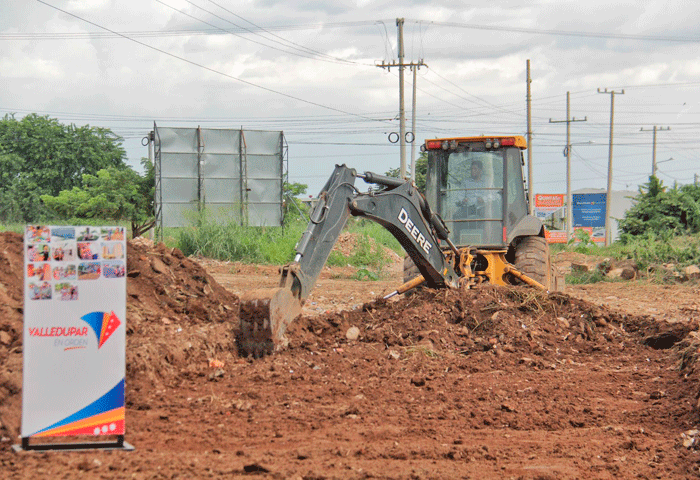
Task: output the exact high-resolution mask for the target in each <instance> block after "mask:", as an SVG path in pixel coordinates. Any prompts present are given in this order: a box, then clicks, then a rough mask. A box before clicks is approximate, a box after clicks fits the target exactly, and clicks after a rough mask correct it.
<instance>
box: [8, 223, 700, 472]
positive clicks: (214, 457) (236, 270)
mask: <svg viewBox="0 0 700 480" xmlns="http://www.w3.org/2000/svg"><path fill="white" fill-rule="evenodd" d="M21 253H22V243H21V237H20V236H19V235H15V234H11V233H1V234H0V437H2V438H1V441H0V471H2V472H3V473H2V475H3V478H20V479H30V478H31V479H34V478H75V477H77V476H79V475H83V476H86V477H88V478H137V479H150V478H213V477H226V478H250V477H252V478H275V479H287V478H290V479H331V478H333V479H348V478H350V479H360V478H391V479H428V478H437V479H443V478H444V479H453V478H474V479H477V478H478V479H482V478H494V479H496V478H498V479H500V478H513V479H563V478H584V477H588V478H601V479H605V478H696V477H698V476H700V473H699V472H700V450H698V448H699V447H700V445H698V442H696V436H700V435H699V434H698V433H697V431H694V430H695V428H696V426H697V425H698V422H699V421H700V418H699V417H698V405H697V403H698V392H699V391H700V388H699V387H700V383H699V378H698V368H697V356H698V354H699V352H700V349H699V347H700V341H698V336H699V335H698V331H697V330H698V319H699V318H700V314H699V313H698V312H699V309H698V307H697V305H698V304H697V299H698V287H697V285H694V284H682V285H674V286H663V287H659V286H654V285H649V284H645V283H641V282H625V283H603V284H596V285H593V286H585V287H578V288H573V287H568V288H567V290H566V291H565V292H563V293H554V294H550V295H547V294H544V293H539V292H536V291H533V290H531V289H527V288H496V287H491V286H483V287H480V288H477V289H474V290H469V291H444V290H443V291H432V290H425V291H421V292H419V293H417V294H415V295H412V296H408V297H396V298H392V299H391V300H388V301H384V300H376V298H378V297H380V296H381V295H383V294H386V293H387V292H389V291H391V290H392V289H393V288H394V287H395V286H396V285H397V284H398V282H399V279H400V272H398V271H397V269H398V268H400V266H399V267H397V265H400V261H399V262H397V263H396V265H394V266H393V267H392V268H393V269H394V270H392V272H391V275H392V276H393V278H388V279H385V280H382V281H378V282H360V281H353V280H349V279H348V278H347V276H348V274H349V270H348V269H327V270H325V271H324V274H323V275H322V278H321V279H320V280H319V282H318V286H317V288H316V290H315V291H314V294H313V295H312V296H311V298H310V299H309V302H307V305H306V306H305V308H304V313H303V316H302V317H301V318H300V319H299V320H298V321H297V322H296V323H295V324H294V325H293V326H292V327H291V329H290V331H289V340H290V344H289V348H288V349H287V350H285V351H283V352H280V353H278V354H276V355H273V356H271V357H266V358H264V359H260V360H255V361H253V360H249V359H245V358H240V357H238V356H237V355H236V345H235V333H236V332H235V327H236V325H237V306H238V304H237V301H238V297H237V295H238V294H239V293H240V292H242V291H244V290H247V289H249V288H259V287H264V286H274V285H275V284H276V281H277V278H276V276H277V273H276V269H275V268H272V267H263V266H258V267H254V266H244V265H239V264H224V263H221V262H211V261H205V260H201V259H200V260H197V261H195V260H193V259H189V258H185V257H183V255H182V254H181V253H180V252H179V251H177V250H171V249H167V248H165V247H164V246H162V245H161V246H158V247H153V246H150V245H149V244H148V243H147V242H137V241H131V242H129V244H128V277H129V279H128V282H127V284H128V287H127V290H128V291H127V294H128V306H127V365H126V371H127V390H126V400H127V424H126V428H127V434H126V440H127V441H128V442H129V443H131V444H133V445H134V446H135V447H136V450H135V451H133V452H121V451H113V452H99V451H87V452H50V453H37V452H28V453H27V452H21V453H14V452H13V451H12V449H11V445H12V444H14V443H17V441H18V438H17V436H18V432H19V425H20V415H21V412H20V409H21V391H22V285H23V283H22V269H23V263H22V255H21ZM620 286H622V287H620ZM224 287H225V288H224ZM621 307H624V308H621Z"/></svg>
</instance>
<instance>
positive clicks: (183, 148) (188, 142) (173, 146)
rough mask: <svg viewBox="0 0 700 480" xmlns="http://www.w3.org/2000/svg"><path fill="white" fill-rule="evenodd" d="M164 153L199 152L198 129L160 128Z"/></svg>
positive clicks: (161, 145)
mask: <svg viewBox="0 0 700 480" xmlns="http://www.w3.org/2000/svg"><path fill="white" fill-rule="evenodd" d="M158 133H159V137H160V148H161V152H162V153H190V154H193V153H194V154H196V153H197V129H195V128H158Z"/></svg>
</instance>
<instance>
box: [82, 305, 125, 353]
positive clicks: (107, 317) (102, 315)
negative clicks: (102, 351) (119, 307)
mask: <svg viewBox="0 0 700 480" xmlns="http://www.w3.org/2000/svg"><path fill="white" fill-rule="evenodd" d="M80 318H81V320H84V321H85V322H87V324H88V325H90V327H92V330H93V331H94V332H95V335H96V336H97V348H98V349H99V348H102V345H104V343H105V342H106V341H107V340H108V339H109V337H111V336H112V334H113V333H114V332H115V331H116V330H117V328H119V325H121V324H122V322H121V321H119V318H118V317H117V315H116V314H115V313H114V312H110V313H107V312H92V313H88V314H87V315H83V316H82V317H80Z"/></svg>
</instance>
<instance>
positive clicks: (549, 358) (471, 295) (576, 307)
mask: <svg viewBox="0 0 700 480" xmlns="http://www.w3.org/2000/svg"><path fill="white" fill-rule="evenodd" d="M353 327H355V328H356V329H357V331H356V332H355V333H354V334H353V333H352V332H350V333H348V332H349V330H350V329H351V328H353ZM697 328H698V322H697V321H694V322H690V323H683V324H679V323H675V324H669V323H666V322H659V321H657V320H654V319H653V318H651V317H640V316H633V315H627V314H624V313H620V312H619V311H613V310H610V309H608V308H606V307H604V306H596V305H593V304H590V303H588V302H586V301H584V300H580V299H576V298H572V297H570V296H569V295H566V294H563V293H552V294H546V293H544V292H540V291H537V290H533V289H531V288H528V287H507V288H506V287H498V286H492V285H482V286H480V287H477V288H474V289H471V290H466V291H459V290H430V289H425V290H422V291H420V292H418V293H416V294H414V295H412V296H411V297H409V298H407V299H401V300H398V301H390V300H389V301H387V300H382V299H378V300H376V301H374V302H370V303H366V304H364V305H363V306H362V308H361V309H357V310H353V311H346V312H339V313H332V314H328V315H323V316H319V317H303V318H301V319H300V320H298V321H297V322H296V323H295V324H293V326H292V327H290V330H289V336H290V346H291V347H292V348H295V347H296V348H307V349H315V348H328V347H329V346H331V345H338V344H339V343H346V342H347V339H346V337H347V336H348V335H350V338H353V339H354V338H356V339H357V340H358V341H359V342H366V343H372V344H381V345H384V346H385V348H388V349H390V348H395V347H400V348H404V349H407V348H408V349H421V350H423V351H424V352H425V353H427V354H431V353H432V354H436V355H442V354H458V355H470V354H472V353H474V352H485V351H490V352H491V353H493V354H494V355H496V356H497V357H503V356H504V353H508V354H511V356H515V357H517V355H523V356H524V357H521V358H515V357H514V358H515V360H516V361H523V358H526V359H527V361H529V362H533V363H536V364H539V365H544V364H545V363H548V362H549V363H551V362H555V361H557V358H560V357H561V355H563V354H567V353H574V352H575V353H577V354H578V353H586V352H594V351H600V350H610V349H611V348H612V347H613V346H614V345H615V344H616V343H619V342H621V341H631V340H636V341H639V342H640V343H643V344H645V345H649V346H651V347H652V348H655V349H669V348H672V347H673V346H674V345H676V344H677V343H678V342H680V341H681V340H683V339H684V338H686V337H687V336H688V334H689V333H690V332H692V331H694V330H696V329H697Z"/></svg>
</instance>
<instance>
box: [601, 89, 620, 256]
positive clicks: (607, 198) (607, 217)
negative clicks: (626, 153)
mask: <svg viewBox="0 0 700 480" xmlns="http://www.w3.org/2000/svg"><path fill="white" fill-rule="evenodd" d="M598 93H608V94H610V147H609V148H608V191H607V192H608V193H607V195H606V196H605V246H606V247H609V246H610V244H611V243H612V242H611V238H610V237H611V231H612V229H611V228H610V227H611V225H610V223H611V221H612V219H611V218H610V204H611V203H612V180H613V163H612V161H613V122H614V119H615V94H620V95H624V94H625V90H624V89H622V90H620V91H619V92H616V91H615V90H610V91H608V89H607V88H606V89H605V90H603V91H601V90H600V88H599V89H598Z"/></svg>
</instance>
